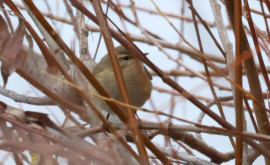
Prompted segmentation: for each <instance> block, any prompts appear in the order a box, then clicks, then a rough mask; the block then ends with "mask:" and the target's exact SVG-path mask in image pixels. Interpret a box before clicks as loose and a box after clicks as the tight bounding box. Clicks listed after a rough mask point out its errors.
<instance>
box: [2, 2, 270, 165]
mask: <svg viewBox="0 0 270 165" xmlns="http://www.w3.org/2000/svg"><path fill="white" fill-rule="evenodd" d="M18 2H20V1H18ZM34 2H35V4H36V5H38V7H39V9H40V10H41V11H45V12H47V11H48V10H47V8H46V6H45V4H44V1H42V0H39V1H38V2H37V1H34ZM55 2H57V3H58V4H56V5H54V7H53V8H52V11H53V13H54V14H59V15H60V16H61V17H65V18H69V17H68V14H67V13H66V10H65V7H64V5H63V4H62V0H58V1H55ZM86 2H88V1H86ZM121 2H123V4H128V3H129V1H128V0H122V1H121ZM155 2H156V3H157V5H158V6H159V7H160V8H161V10H162V11H163V12H170V13H176V14H179V13H180V10H181V3H182V1H178V0H168V1H164V0H156V1H155ZM48 3H53V2H51V1H48ZM193 3H194V6H195V8H196V9H197V11H198V12H199V14H200V15H201V17H202V18H203V19H205V20H207V21H210V22H213V20H214V18H213V13H212V10H211V7H210V4H209V1H208V0H200V1H198V0H194V1H193ZM135 4H136V5H138V6H142V7H145V8H151V9H155V7H154V5H153V4H152V3H151V1H150V0H136V1H135ZM88 6H89V5H88ZM187 6H188V5H186V10H185V11H186V12H185V13H186V15H187V16H191V14H190V10H189V8H188V7H187ZM250 6H252V7H253V8H258V7H259V2H258V1H256V2H255V1H250ZM124 11H125V14H127V15H128V16H129V17H130V18H133V15H132V13H131V11H130V10H128V9H126V10H124ZM221 11H222V13H223V17H225V19H223V20H225V24H226V25H227V24H228V22H227V18H226V12H225V8H224V5H222V8H221ZM23 14H24V16H27V14H26V13H25V12H23ZM138 16H139V19H140V21H141V24H142V25H143V26H144V27H145V28H146V29H149V30H150V31H151V32H153V33H156V34H158V35H159V36H161V37H162V38H164V39H165V40H168V41H170V42H172V43H177V42H178V41H179V37H178V35H177V33H176V32H175V31H174V30H173V29H172V27H171V26H170V25H169V24H168V22H167V21H166V20H165V19H163V18H161V17H160V16H157V15H153V14H147V13H144V12H138ZM252 16H253V20H256V22H257V24H256V26H258V27H260V28H262V29H264V22H263V19H262V17H260V16H258V15H252ZM109 17H110V18H111V19H113V20H114V21H115V22H116V24H117V25H119V26H120V25H121V23H119V19H118V18H116V15H115V14H114V12H113V11H109ZM11 18H13V19H12V21H14V22H17V19H16V17H14V16H11ZM28 20H30V19H28ZM86 20H88V19H86ZM170 21H171V22H173V24H174V25H175V26H176V27H177V28H179V26H180V20H177V19H172V18H170ZM243 21H244V23H246V20H245V19H243ZM87 22H88V24H91V25H93V23H92V22H91V21H90V20H88V21H87ZM127 25H128V31H130V32H132V33H136V34H141V33H140V31H139V30H138V29H137V28H136V27H134V26H133V25H130V24H128V23H127ZM120 27H121V26H120ZM199 28H200V33H201V39H202V43H203V48H204V51H205V52H206V53H210V54H217V55H219V56H221V54H220V53H219V51H218V49H217V48H216V46H215V44H214V42H213V41H212V40H211V38H210V37H209V35H208V33H207V32H206V31H205V30H204V28H203V27H202V26H201V25H200V26H199ZM57 29H58V30H59V29H61V30H60V35H61V36H62V38H63V39H64V41H65V42H66V44H67V45H71V42H72V41H73V40H74V38H75V33H74V32H73V27H71V26H70V25H66V24H60V23H57ZM184 29H185V30H184V36H185V37H186V39H187V40H188V41H189V42H190V43H192V44H193V45H194V46H196V47H197V48H198V45H197V39H196V33H195V31H194V25H193V24H192V23H185V27H184ZM211 30H212V32H213V33H214V35H215V36H216V38H217V39H218V38H219V37H218V35H217V31H216V30H215V29H214V28H211ZM229 35H230V36H229V37H230V40H231V42H232V43H234V36H233V35H232V33H231V32H229ZM98 36H99V33H91V32H89V50H90V53H91V54H92V55H93V54H94V51H95V48H96V45H97V40H98ZM218 41H219V40H218ZM250 41H251V40H250ZM135 43H136V45H137V46H138V47H139V48H140V49H141V50H142V51H143V52H147V53H149V55H148V58H149V59H150V60H151V61H152V62H154V63H155V64H156V65H157V66H158V67H160V68H161V69H162V70H170V69H172V68H175V66H176V64H175V63H174V62H172V61H170V60H168V58H167V57H166V56H165V55H164V54H163V53H162V52H160V51H159V50H158V49H157V48H156V47H153V46H150V45H147V44H142V43H138V42H135ZM75 44H76V45H77V46H78V42H76V43H75ZM250 44H253V43H252V41H251V42H250ZM115 45H116V46H117V45H119V44H118V43H115ZM252 47H253V46H252ZM35 48H36V49H35V50H37V51H38V52H40V51H39V50H38V49H37V46H35ZM76 50H77V52H78V47H77V48H76ZM167 51H168V52H169V53H170V54H171V55H172V56H174V57H177V55H178V52H177V51H174V50H170V49H167ZM106 53H107V50H106V48H105V45H104V42H102V44H101V47H100V49H99V51H98V57H97V61H99V59H100V58H101V57H102V56H103V55H105V54H106ZM77 54H78V53H77ZM182 58H183V61H184V62H186V63H185V64H186V65H188V66H190V67H191V66H192V69H194V70H203V67H202V65H199V66H198V65H197V64H198V63H195V62H194V61H193V60H192V63H188V62H191V61H190V60H189V57H188V56H187V55H183V57H182ZM255 59H256V58H255ZM256 60H257V59H256ZM265 61H266V62H267V64H269V59H268V58H267V59H265ZM268 66H269V65H268ZM213 80H214V81H216V82H217V83H222V84H223V85H225V84H226V85H227V86H228V87H229V86H230V84H229V83H228V82H227V81H226V80H224V79H222V78H213ZM0 81H1V82H0V83H1V84H3V83H2V79H0ZM152 82H153V85H156V86H162V87H164V88H167V89H171V88H170V87H168V86H167V85H166V84H164V83H163V82H162V80H161V79H160V78H157V77H154V78H153V81H152ZM243 82H244V83H245V79H244V81H243ZM178 83H180V84H181V85H182V86H183V87H184V88H185V89H187V90H188V91H189V92H191V93H192V94H195V95H203V96H208V97H212V94H211V93H210V92H209V88H208V86H207V84H206V83H202V82H201V80H198V79H195V78H193V79H190V78H183V77H182V78H181V77H180V78H179V79H178ZM244 85H245V86H247V83H245V84H244ZM262 85H263V90H264V91H265V86H264V84H263V83H262ZM7 88H8V89H11V90H13V91H16V92H18V93H20V94H25V95H29V96H37V93H38V95H42V94H41V93H40V92H38V91H37V90H36V89H34V88H33V87H31V85H29V84H28V82H25V81H24V80H23V79H22V78H20V76H18V75H17V74H16V73H15V74H13V75H12V76H10V77H9V80H8V84H7ZM34 91H35V92H34ZM36 92H37V93H36ZM216 92H217V95H218V96H220V95H224V96H230V95H231V94H230V93H229V92H224V91H218V90H216ZM152 98H153V100H154V102H155V104H156V107H157V108H158V110H161V111H163V112H167V113H168V112H169V107H170V106H168V105H169V104H170V102H169V101H168V100H169V99H170V96H169V95H167V94H162V93H158V92H156V91H153V92H152ZM0 100H1V101H4V102H6V103H7V104H9V105H12V106H14V107H19V108H22V109H25V110H33V111H40V112H46V113H49V114H50V113H54V114H55V115H56V116H57V119H58V120H59V121H60V123H62V121H63V120H64V117H63V114H62V112H61V111H60V110H58V109H57V108H55V107H51V106H48V107H46V108H44V107H40V106H31V105H27V104H20V103H15V102H14V101H13V100H10V99H7V98H6V97H3V96H0ZM176 101H177V102H178V103H177V106H176V108H175V113H174V114H175V115H177V116H178V117H180V118H184V119H187V120H190V121H193V122H195V121H196V120H197V117H198V115H199V113H200V111H199V110H198V109H197V108H196V107H195V106H194V105H192V104H191V103H189V102H188V101H187V100H185V99H182V98H180V97H177V98H176ZM144 107H145V108H148V109H151V106H150V104H149V103H146V104H145V105H144ZM48 109H49V112H48ZM211 109H212V110H215V112H216V113H218V110H217V108H216V106H212V107H211ZM224 112H225V114H226V117H227V120H228V121H229V122H230V123H232V124H234V123H235V122H234V120H235V114H234V111H233V109H232V108H228V107H224ZM218 114H219V113H218ZM139 116H140V118H142V119H147V120H152V121H156V120H157V119H156V117H155V116H154V115H152V114H146V113H139ZM50 117H51V119H53V117H52V116H51V115H50ZM161 119H162V120H165V119H166V118H165V117H161ZM176 123H179V122H176ZM181 124H183V123H181ZM203 124H206V125H209V126H212V125H215V126H218V125H217V124H216V122H214V121H213V120H212V119H210V118H209V117H207V116H206V117H205V118H204V119H203ZM247 124H248V125H247V128H248V130H250V131H253V126H252V125H251V122H250V121H248V122H247ZM202 137H203V139H204V140H205V141H206V143H207V144H209V145H212V146H213V147H214V148H215V149H217V150H218V151H222V152H224V153H225V152H230V151H232V147H231V145H230V142H229V140H228V138H227V137H225V136H218V135H209V134H202ZM161 140H162V138H161V136H157V137H156V138H155V139H154V141H155V142H157V143H159V141H161ZM195 154H196V155H200V157H201V158H203V159H206V160H208V159H207V158H206V157H205V156H203V155H201V154H199V153H197V152H195ZM0 159H1V152H0ZM261 162H264V161H263V158H262V157H260V158H258V159H257V160H256V161H255V163H254V164H260V163H261ZM223 164H224V165H230V164H234V160H233V161H230V162H227V163H223Z"/></svg>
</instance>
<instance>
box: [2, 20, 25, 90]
mask: <svg viewBox="0 0 270 165" xmlns="http://www.w3.org/2000/svg"><path fill="white" fill-rule="evenodd" d="M24 34H25V27H24V24H23V23H22V22H20V23H19V26H18V28H17V29H16V31H15V32H14V34H12V35H11V37H10V38H9V40H8V42H7V43H6V45H5V48H4V50H3V52H2V59H1V60H2V66H1V74H2V77H3V81H4V86H5V85H6V83H7V80H8V77H9V75H10V74H12V73H13V72H14V71H15V70H16V69H17V68H19V67H20V66H21V64H22V63H23V61H24V60H25V58H26V52H25V51H24V50H23V48H22V43H23V37H24Z"/></svg>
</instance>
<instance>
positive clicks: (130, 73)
mask: <svg viewBox="0 0 270 165" xmlns="http://www.w3.org/2000/svg"><path fill="white" fill-rule="evenodd" d="M115 50H116V54H117V57H118V61H119V64H120V68H121V70H122V73H123V78H124V81H125V84H126V87H127V92H128V96H129V100H130V104H131V105H133V106H136V107H141V106H143V105H144V103H145V102H146V101H147V100H148V99H149V97H150V96H151V91H152V88H153V87H152V82H151V80H152V76H151V75H150V73H149V72H148V70H147V68H146V67H145V66H144V65H143V63H142V62H141V61H139V60H137V61H136V62H135V60H134V58H133V57H132V56H131V52H130V51H129V50H128V49H127V48H125V47H124V46H122V45H120V46H118V47H116V48H115ZM138 67H141V69H139V68H138ZM93 75H94V77H95V78H96V79H97V80H98V81H99V83H100V84H101V86H102V87H103V88H104V89H105V90H106V91H107V92H108V94H109V95H110V96H111V97H112V98H113V99H115V100H118V101H123V100H122V97H121V94H120V91H119V88H118V85H117V81H116V79H115V75H114V71H113V67H112V64H111V61H110V57H109V54H106V55H105V56H104V57H103V58H102V59H101V60H100V62H99V63H98V64H97V65H96V67H95V68H94V70H93ZM120 107H121V106H120ZM101 109H103V110H105V111H107V112H109V113H112V110H111V109H110V108H109V106H107V104H106V103H105V102H104V104H102V105H101ZM122 109H123V108H122Z"/></svg>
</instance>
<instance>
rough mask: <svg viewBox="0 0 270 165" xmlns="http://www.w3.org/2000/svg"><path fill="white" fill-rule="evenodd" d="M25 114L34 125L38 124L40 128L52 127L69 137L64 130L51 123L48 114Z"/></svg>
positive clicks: (28, 112)
mask: <svg viewBox="0 0 270 165" xmlns="http://www.w3.org/2000/svg"><path fill="white" fill-rule="evenodd" d="M25 114H26V116H27V118H28V119H30V120H31V122H32V123H36V124H38V125H39V126H42V127H44V128H46V127H50V128H52V129H54V130H57V131H59V132H61V133H63V134H65V135H67V134H66V132H65V131H64V130H62V129H61V128H59V127H58V126H57V125H56V124H55V123H54V122H53V121H51V119H50V118H49V117H48V114H45V113H40V112H32V111H26V112H25ZM67 136H68V135H67Z"/></svg>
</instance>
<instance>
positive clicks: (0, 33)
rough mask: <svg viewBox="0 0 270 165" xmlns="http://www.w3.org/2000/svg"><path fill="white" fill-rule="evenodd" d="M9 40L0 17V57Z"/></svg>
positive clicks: (5, 25) (4, 22)
mask: <svg viewBox="0 0 270 165" xmlns="http://www.w3.org/2000/svg"><path fill="white" fill-rule="evenodd" d="M9 38H10V33H9V31H8V26H7V23H6V21H5V20H4V18H3V17H2V16H1V15H0V55H1V54H2V53H3V50H4V47H5V46H6V44H7V41H8V39H9Z"/></svg>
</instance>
